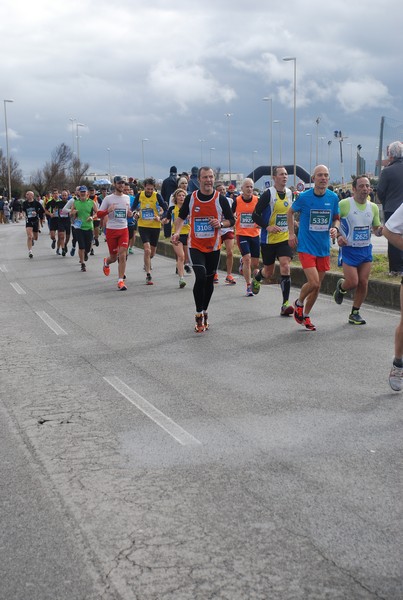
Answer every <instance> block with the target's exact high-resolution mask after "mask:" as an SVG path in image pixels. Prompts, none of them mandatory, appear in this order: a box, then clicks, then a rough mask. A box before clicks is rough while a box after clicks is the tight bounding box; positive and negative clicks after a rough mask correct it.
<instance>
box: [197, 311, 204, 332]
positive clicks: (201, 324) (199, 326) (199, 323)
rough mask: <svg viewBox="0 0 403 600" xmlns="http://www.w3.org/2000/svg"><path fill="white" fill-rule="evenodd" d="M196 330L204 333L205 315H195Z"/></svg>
mask: <svg viewBox="0 0 403 600" xmlns="http://www.w3.org/2000/svg"><path fill="white" fill-rule="evenodd" d="M195 320H196V324H195V332H196V333H203V332H204V315H195Z"/></svg>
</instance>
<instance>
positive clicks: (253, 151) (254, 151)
mask: <svg viewBox="0 0 403 600" xmlns="http://www.w3.org/2000/svg"><path fill="white" fill-rule="evenodd" d="M255 154H257V150H252V179H253V183H255Z"/></svg>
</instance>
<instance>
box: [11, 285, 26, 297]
mask: <svg viewBox="0 0 403 600" xmlns="http://www.w3.org/2000/svg"><path fill="white" fill-rule="evenodd" d="M10 285H11V287H13V288H14V289H15V291H16V292H17V294H26V293H27V292H26V291H25V290H23V289H22V287H21V286H20V284H19V283H16V282H12V283H11V282H10Z"/></svg>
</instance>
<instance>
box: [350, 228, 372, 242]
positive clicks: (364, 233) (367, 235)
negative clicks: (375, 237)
mask: <svg viewBox="0 0 403 600" xmlns="http://www.w3.org/2000/svg"><path fill="white" fill-rule="evenodd" d="M370 239H371V231H370V228H369V227H368V226H367V225H364V226H362V227H354V229H353V241H352V244H351V245H352V246H355V247H359V246H368V244H369V240H370Z"/></svg>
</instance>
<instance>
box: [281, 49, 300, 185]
mask: <svg viewBox="0 0 403 600" xmlns="http://www.w3.org/2000/svg"><path fill="white" fill-rule="evenodd" d="M283 60H285V61H293V62H294V188H295V187H296V185H297V58H296V57H295V56H286V57H284V58H283Z"/></svg>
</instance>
